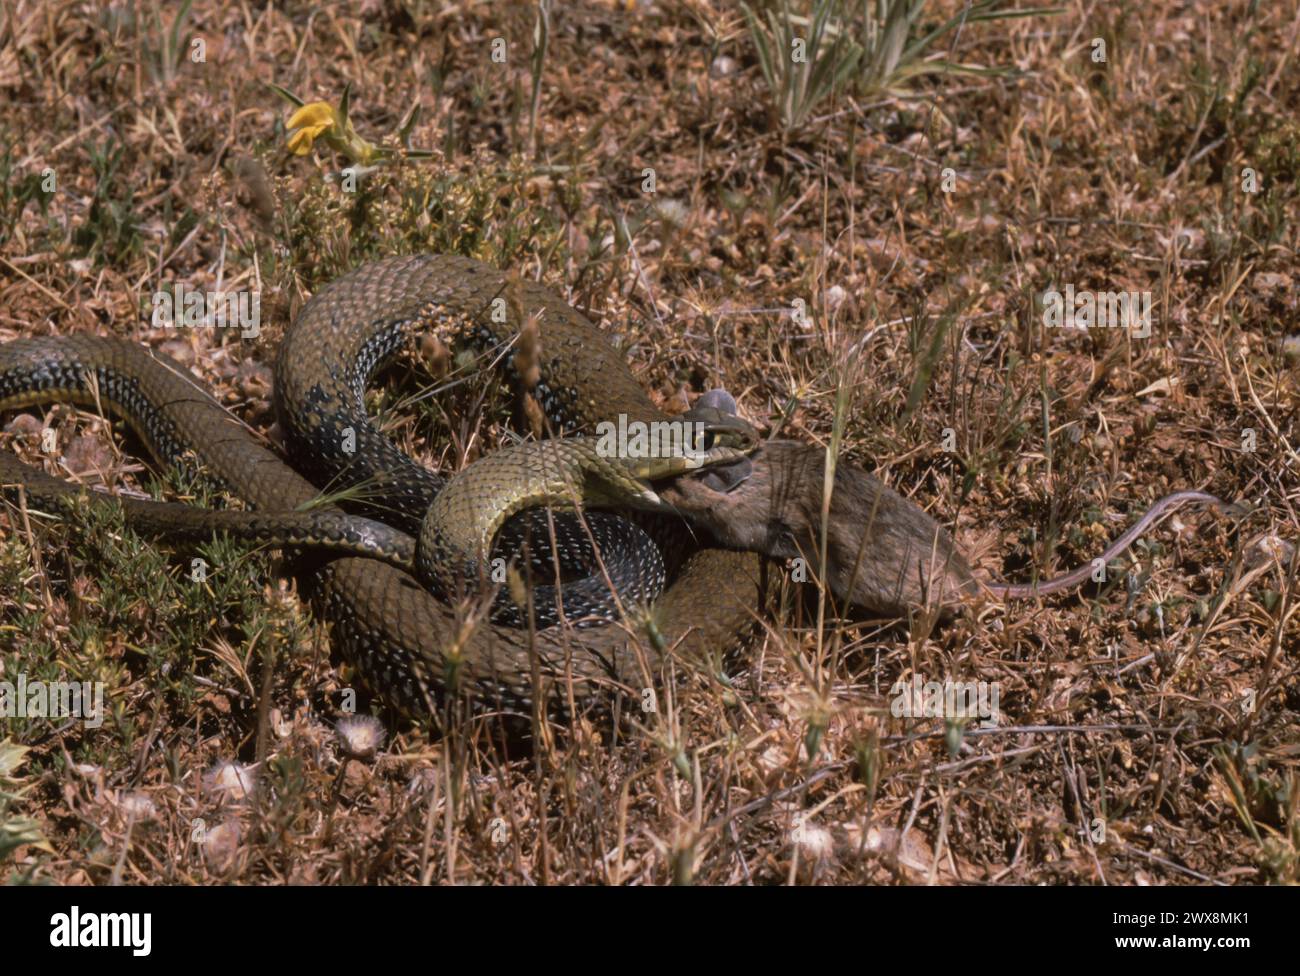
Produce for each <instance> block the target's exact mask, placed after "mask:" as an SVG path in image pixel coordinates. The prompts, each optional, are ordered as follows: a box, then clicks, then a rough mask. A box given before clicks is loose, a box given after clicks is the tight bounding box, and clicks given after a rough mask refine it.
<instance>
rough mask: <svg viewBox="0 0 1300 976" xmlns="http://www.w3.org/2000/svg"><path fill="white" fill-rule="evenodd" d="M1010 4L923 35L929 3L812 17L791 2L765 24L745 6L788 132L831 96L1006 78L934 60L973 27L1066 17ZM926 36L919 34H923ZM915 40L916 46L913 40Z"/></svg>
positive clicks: (818, 8) (873, 3)
mask: <svg viewBox="0 0 1300 976" xmlns="http://www.w3.org/2000/svg"><path fill="white" fill-rule="evenodd" d="M1004 2H1005V0H980V2H978V3H974V4H970V5H969V6H967V7H965V8H963V9H962V10H961V11H960V12H959V13H957V14H954V15H953V16H952V17H950V18H949V19H948V20H946V21H944V22H943V23H941V24H939V25H938V26H937V27H933V28H931V29H930V30H929V31H927V32H925V33H924V34H921V33H920V19H921V14H922V12H923V11H924V9H925V4H926V0H861V4H860V6H859V7H858V9H857V10H856V12H852V13H847V14H846V13H843V12H842V11H843V10H845V7H844V5H843V4H842V3H841V2H840V0H813V3H812V9H811V12H810V13H808V14H795V13H792V12H791V11H790V7H789V4H788V3H787V0H781V4H780V6H779V7H769V8H768V9H767V10H766V11H764V13H765V15H766V16H765V17H764V18H760V17H759V15H758V14H757V13H755V11H754V10H753V9H752V8H751V7H750V6H749V5H748V4H746V3H742V4H741V9H742V11H743V13H744V15H745V20H746V23H747V24H748V26H749V33H750V36H751V37H752V38H753V39H754V47H755V49H756V51H757V52H758V61H759V67H760V68H761V69H762V71H763V77H764V78H765V79H766V80H767V84H768V87H769V88H770V89H771V91H772V96H773V99H774V106H773V108H774V114H775V115H776V117H777V119H778V121H779V122H780V124H781V126H782V128H783V129H784V130H786V131H789V130H791V129H796V128H798V127H799V126H801V125H803V124H804V123H805V122H807V121H808V119H809V118H810V116H811V115H812V112H813V109H815V108H816V106H817V105H818V104H819V103H820V102H822V101H824V100H825V99H826V98H827V97H830V96H834V95H838V94H839V93H841V92H842V91H843V90H845V89H849V88H851V89H852V90H853V91H854V93H855V94H857V95H859V96H863V97H866V96H871V95H878V94H881V93H882V92H890V93H894V92H897V91H899V90H900V89H901V87H902V86H903V85H904V83H905V82H908V81H910V80H912V79H914V78H918V77H920V76H922V75H937V74H966V75H1002V74H1008V73H1009V69H1006V68H990V67H984V66H980V65H970V64H960V63H957V62H954V61H949V60H947V59H945V58H941V57H939V58H933V57H929V56H928V54H927V52H929V50H930V49H931V47H932V46H933V45H934V44H935V42H936V41H939V40H940V39H942V38H944V37H946V36H947V35H949V34H950V33H952V32H953V31H956V30H959V29H961V28H962V27H964V26H966V25H968V24H976V23H980V22H982V21H990V20H1003V19H1009V18H1013V17H1033V16H1036V15H1038V14H1054V13H1059V12H1060V8H1051V7H1035V8H1026V9H1022V10H1015V9H1006V8H1004V6H1003V4H1004ZM918 34H919V36H917V35H918ZM909 39H910V40H909Z"/></svg>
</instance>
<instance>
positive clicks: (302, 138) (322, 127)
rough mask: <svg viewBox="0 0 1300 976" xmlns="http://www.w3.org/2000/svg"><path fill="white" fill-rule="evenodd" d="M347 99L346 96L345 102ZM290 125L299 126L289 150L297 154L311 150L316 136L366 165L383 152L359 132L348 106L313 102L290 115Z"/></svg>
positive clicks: (356, 161)
mask: <svg viewBox="0 0 1300 976" xmlns="http://www.w3.org/2000/svg"><path fill="white" fill-rule="evenodd" d="M346 102H347V99H346V97H345V98H344V105H346ZM289 129H290V130H297V131H294V132H293V135H291V136H290V137H289V151H290V152H292V153H293V154H294V155H297V156H306V155H307V154H308V153H309V152H311V150H312V147H313V146H314V145H315V142H316V140H317V139H320V140H321V142H323V143H325V145H327V146H329V147H330V148H331V149H332V150H334V151H335V152H336V153H341V154H342V155H344V156H347V157H348V159H350V160H352V162H354V163H359V164H361V165H363V166H364V165H367V164H369V163H372V162H374V160H375V159H376V158H377V157H378V156H379V155H381V151H380V150H379V149H378V148H377V147H376V146H373V145H371V144H370V143H369V142H367V141H366V140H365V139H362V138H361V137H360V136H359V135H357V132H356V130H355V129H354V128H352V122H351V120H350V119H349V118H348V115H347V109H346V107H345V108H342V109H336V108H335V107H334V106H333V105H331V104H329V103H328V102H310V103H308V104H306V105H303V106H302V107H301V108H299V109H298V111H296V112H294V113H293V115H292V116H290V118H289Z"/></svg>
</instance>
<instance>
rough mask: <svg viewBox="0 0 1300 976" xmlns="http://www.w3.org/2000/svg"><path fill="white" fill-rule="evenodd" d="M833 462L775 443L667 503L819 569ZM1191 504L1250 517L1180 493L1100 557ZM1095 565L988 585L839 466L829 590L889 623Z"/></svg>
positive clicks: (885, 495) (900, 507)
mask: <svg viewBox="0 0 1300 976" xmlns="http://www.w3.org/2000/svg"><path fill="white" fill-rule="evenodd" d="M825 463H826V459H825V452H824V450H823V449H821V448H816V447H812V446H810V445H807V444H801V443H798V442H796V441H781V440H775V441H766V442H764V443H763V445H762V447H761V448H760V449H759V451H758V452H757V453H755V454H754V455H753V456H752V457H751V458H750V469H749V470H748V471H746V472H745V474H744V476H743V479H734V480H731V481H728V480H727V479H726V477H725V472H717V471H711V472H705V473H704V474H702V475H698V476H694V477H689V478H681V479H679V480H678V481H677V482H675V483H674V484H673V485H671V486H669V487H668V488H665V489H663V490H661V492H660V497H661V498H663V499H664V500H665V501H668V502H669V503H671V504H672V505H674V506H675V507H676V508H677V509H678V511H679V512H680V513H682V514H683V515H684V516H685V517H686V518H687V519H688V521H690V522H691V523H692V524H693V525H696V526H697V527H700V528H703V529H706V530H707V531H709V532H710V533H711V534H712V535H713V536H714V538H716V539H717V541H718V542H720V543H721V544H722V545H725V546H732V547H735V548H738V549H748V550H753V551H758V552H762V553H765V554H767V555H768V556H772V557H775V558H785V559H789V558H794V557H798V556H802V557H804V558H810V559H813V560H814V562H815V558H816V554H817V552H818V547H819V544H820V534H819V532H818V527H819V526H820V524H821V511H822V489H823V485H824V483H825ZM1188 503H1197V504H1205V505H1213V506H1215V507H1216V508H1218V509H1219V510H1220V511H1223V512H1225V513H1227V514H1241V512H1242V509H1241V508H1240V507H1239V506H1237V505H1234V504H1232V503H1229V502H1225V501H1224V500H1223V499H1221V498H1218V497H1217V496H1215V495H1211V494H1208V493H1206V492H1203V491H1178V492H1174V493H1173V494H1171V495H1166V496H1165V497H1164V498H1161V499H1160V500H1159V501H1157V502H1156V503H1155V504H1154V505H1152V506H1151V507H1150V508H1149V509H1148V510H1147V511H1146V513H1145V514H1144V515H1143V516H1142V517H1141V518H1140V519H1138V521H1137V522H1135V523H1134V524H1133V526H1132V527H1131V528H1129V529H1128V530H1127V531H1125V532H1124V533H1123V534H1122V535H1121V536H1119V537H1118V538H1117V539H1116V540H1115V541H1114V542H1112V543H1111V544H1110V545H1109V546H1108V547H1107V548H1106V550H1105V551H1104V552H1103V553H1101V555H1100V557H1099V558H1100V559H1101V560H1102V561H1103V563H1104V564H1109V563H1110V561H1111V560H1112V559H1113V558H1114V557H1116V556H1118V555H1119V554H1120V553H1121V552H1123V551H1124V550H1125V549H1127V548H1128V547H1129V546H1130V545H1132V544H1133V542H1134V541H1135V540H1136V539H1137V538H1138V537H1139V536H1141V535H1142V534H1143V533H1144V532H1146V531H1147V530H1148V529H1149V528H1150V527H1151V526H1152V525H1153V524H1154V523H1155V522H1156V521H1158V520H1159V519H1160V518H1161V517H1162V516H1163V515H1165V514H1166V513H1168V512H1170V511H1172V510H1173V509H1175V508H1177V507H1179V506H1180V505H1184V504H1188ZM1093 565H1094V563H1093V562H1089V563H1087V564H1085V565H1083V566H1080V567H1079V568H1078V569H1075V570H1072V571H1070V572H1068V573H1065V574H1064V575H1062V576H1058V577H1055V578H1054V579H1050V580H1044V581H1042V582H1039V583H1003V582H998V581H992V580H984V579H980V578H978V577H977V576H976V575H975V574H974V573H973V572H972V570H971V568H970V564H969V562H968V561H967V559H966V557H965V556H964V555H963V554H962V553H961V551H960V550H959V549H958V547H957V545H956V544H955V543H954V542H953V540H952V537H951V535H949V533H948V532H947V530H946V529H944V527H943V526H941V525H940V524H939V523H938V522H936V521H935V520H934V519H933V518H931V517H930V516H929V515H927V514H926V513H925V512H924V511H922V510H921V509H920V508H919V507H917V506H916V505H915V504H914V503H913V502H911V501H909V500H907V499H906V498H904V497H903V496H902V495H900V494H898V493H897V492H896V491H893V490H892V489H890V488H888V487H887V486H885V485H884V484H882V483H881V482H880V481H879V480H878V479H876V478H874V477H872V476H871V475H870V474H868V473H867V472H866V471H864V470H862V469H861V468H859V467H857V466H855V465H852V464H849V463H847V462H843V461H841V462H840V463H839V464H837V466H836V472H835V490H834V492H833V494H832V496H831V509H830V529H829V532H828V535H827V573H826V576H827V580H826V582H827V583H828V585H829V587H830V590H831V592H832V593H834V594H835V596H836V597H837V598H838V599H840V600H842V601H844V602H847V603H852V604H855V605H857V606H860V607H863V608H865V609H867V610H870V611H874V612H877V613H881V614H885V615H887V616H903V615H905V614H906V613H907V612H908V611H909V610H915V609H916V608H918V607H937V608H939V609H940V610H941V611H943V612H944V613H945V614H951V613H953V612H955V611H956V610H957V609H959V608H960V607H961V606H962V605H963V604H964V603H965V602H966V601H967V600H968V599H969V598H971V597H976V596H979V595H980V594H984V595H986V596H990V597H993V598H995V599H999V600H1024V599H1033V598H1034V597H1036V596H1047V595H1050V594H1053V593H1061V592H1063V591H1065V590H1069V589H1073V588H1074V587H1076V586H1079V585H1080V584H1082V583H1084V582H1087V581H1088V580H1089V579H1091V577H1092V571H1093V569H1092V567H1093Z"/></svg>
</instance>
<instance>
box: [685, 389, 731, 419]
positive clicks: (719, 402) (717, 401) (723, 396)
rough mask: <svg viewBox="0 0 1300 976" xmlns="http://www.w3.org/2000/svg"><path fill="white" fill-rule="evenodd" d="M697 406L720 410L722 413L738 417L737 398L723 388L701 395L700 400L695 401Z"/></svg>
mask: <svg viewBox="0 0 1300 976" xmlns="http://www.w3.org/2000/svg"><path fill="white" fill-rule="evenodd" d="M695 406H696V407H708V408H710V409H712V410H719V411H721V412H722V413H729V414H731V415H732V416H733V417H734V416H735V415H736V398H735V397H733V396H732V395H731V394H730V393H728V392H727V391H726V390H724V389H721V388H719V389H716V390H709V391H707V392H706V393H703V394H701V396H700V398H699V399H698V400H696V401H695Z"/></svg>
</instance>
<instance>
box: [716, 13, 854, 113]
mask: <svg viewBox="0 0 1300 976" xmlns="http://www.w3.org/2000/svg"><path fill="white" fill-rule="evenodd" d="M740 7H741V10H742V11H743V12H744V15H745V21H746V22H747V23H748V25H749V33H750V36H751V37H753V39H754V47H755V49H756V50H757V52H758V63H759V67H761V68H762V69H763V77H764V78H765V79H767V84H768V87H769V88H770V89H771V90H772V96H773V98H774V100H775V104H774V106H773V109H774V113H775V115H776V117H777V119H778V120H779V121H780V123H781V126H782V128H783V129H785V130H787V131H788V130H790V129H795V128H798V127H799V126H801V125H803V124H804V122H806V121H807V120H808V117H809V116H810V115H811V114H812V111H813V109H814V108H816V107H817V105H818V104H819V103H820V102H822V101H823V100H824V99H825V98H826V97H827V96H828V95H833V94H835V93H836V92H838V91H839V89H840V88H841V87H842V86H843V84H844V82H845V81H846V80H847V79H848V77H849V75H850V73H851V72H852V71H853V69H854V67H855V66H856V65H857V63H858V59H859V58H860V57H861V56H862V49H861V48H860V47H859V46H858V45H857V44H855V43H854V42H853V41H852V39H851V38H849V37H848V36H846V35H845V34H844V33H843V32H842V31H836V32H834V36H833V37H831V36H830V32H829V31H828V28H829V27H830V25H831V16H832V14H833V13H836V12H837V11H838V9H839V7H840V3H839V0H815V2H814V4H813V13H812V18H811V21H810V19H809V18H808V17H796V16H794V15H793V14H791V13H790V8H789V5H788V4H787V3H786V2H785V0H781V7H780V13H779V14H778V12H777V11H776V10H772V9H769V10H767V11H766V14H767V16H766V19H765V20H760V19H759V17H758V15H757V14H756V13H755V12H754V11H753V10H752V9H751V8H750V6H749V4H747V3H742V4H741V5H740ZM801 26H802V27H807V28H808V31H807V37H804V36H803V35H801V34H800V33H798V28H800V27H801Z"/></svg>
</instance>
